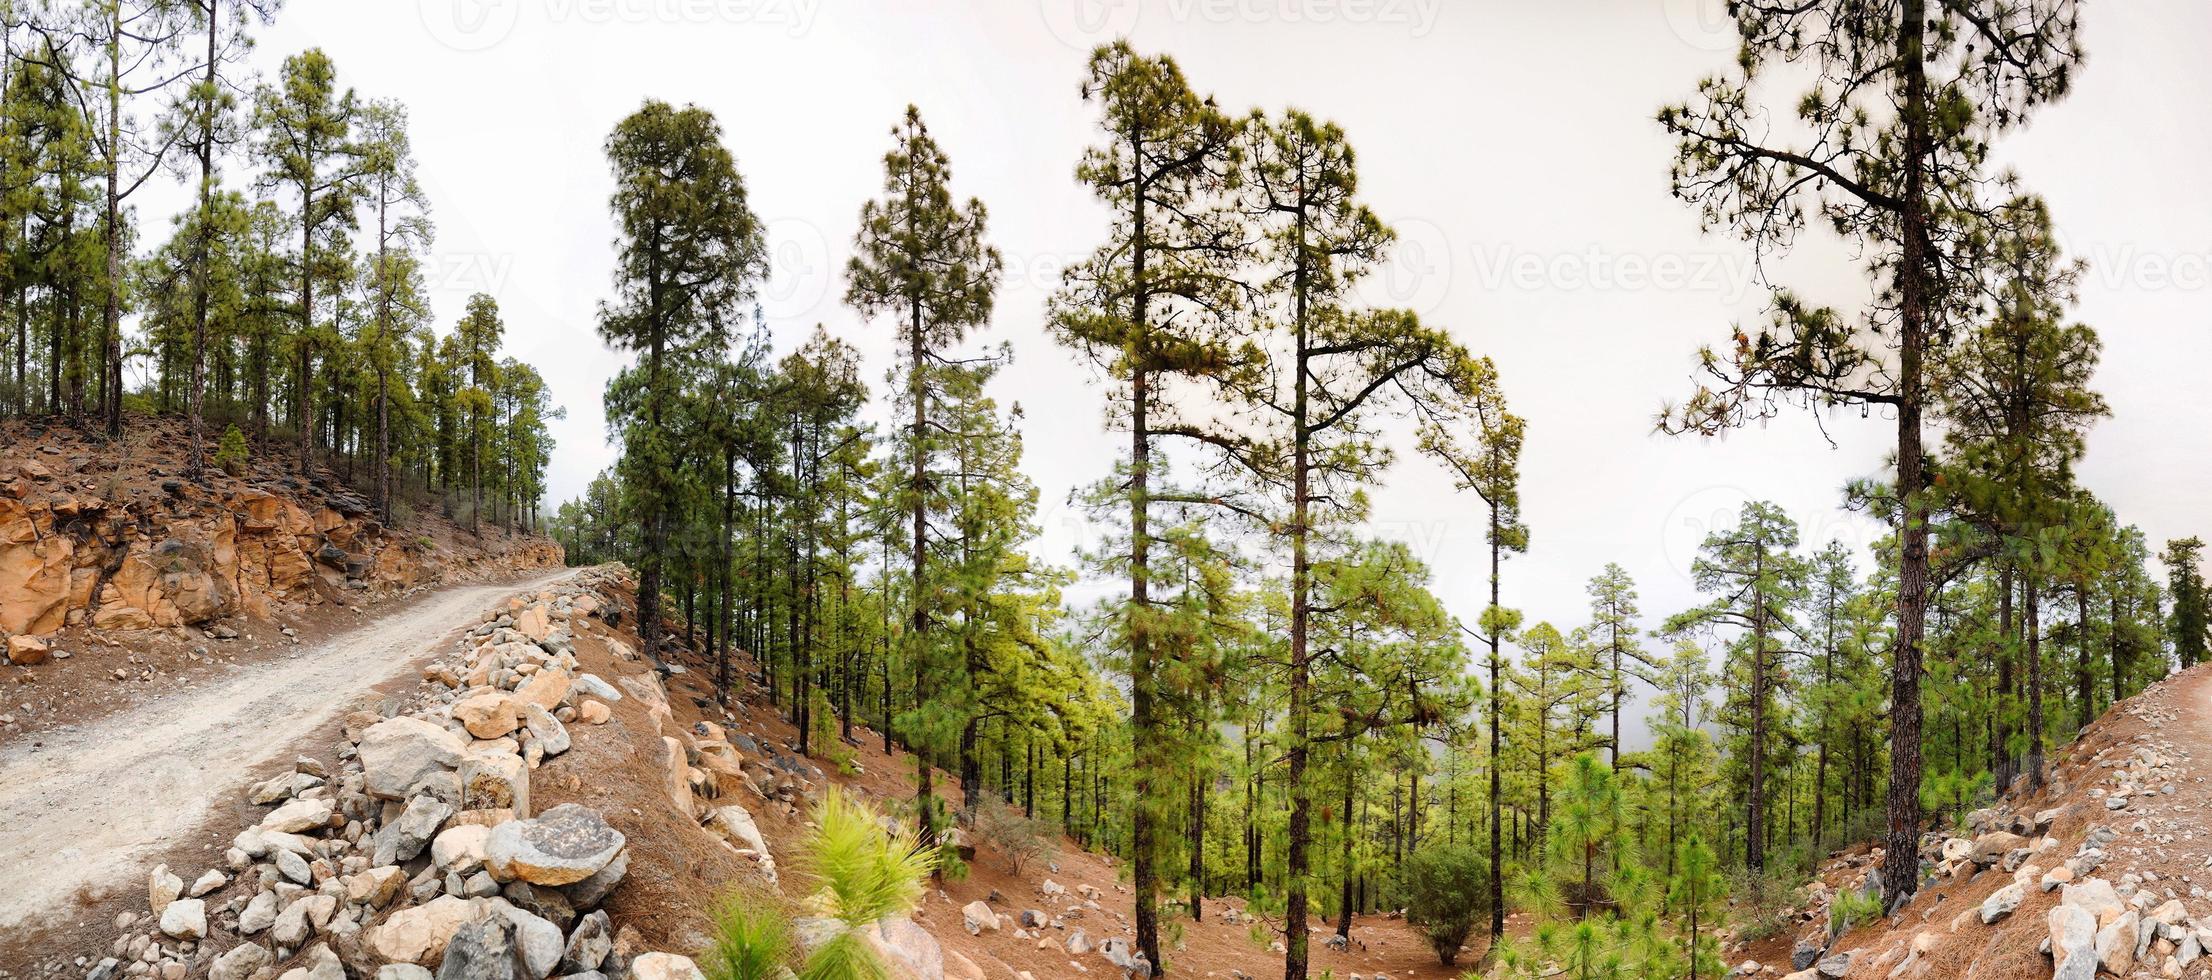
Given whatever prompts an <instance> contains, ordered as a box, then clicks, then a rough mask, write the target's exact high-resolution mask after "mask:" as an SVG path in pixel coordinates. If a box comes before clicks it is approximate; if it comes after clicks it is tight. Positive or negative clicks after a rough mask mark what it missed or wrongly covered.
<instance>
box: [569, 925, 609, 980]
mask: <svg viewBox="0 0 2212 980" xmlns="http://www.w3.org/2000/svg"><path fill="white" fill-rule="evenodd" d="M613 951H614V928H613V927H612V926H611V925H609V924H608V922H607V913H605V912H593V913H592V914H590V915H587V916H584V917H583V918H581V919H578V920H577V921H576V928H575V929H574V930H573V931H571V932H570V933H569V934H568V945H567V946H565V947H563V948H562V950H561V962H560V971H561V972H562V973H563V974H572V973H584V972H587V971H590V970H597V969H599V965H600V964H601V963H605V962H606V961H607V954H608V953H610V952H613Z"/></svg>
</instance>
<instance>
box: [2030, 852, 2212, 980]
mask: <svg viewBox="0 0 2212 980" xmlns="http://www.w3.org/2000/svg"><path fill="white" fill-rule="evenodd" d="M2135 877H2136V876H2134V875H2128V876H2125V877H2123V878H2122V879H2121V882H2120V884H2119V885H2118V886H2114V885H2113V884H2112V883H2111V882H2109V881H2106V880H2105V879H2103V878H2089V879H2086V880H2083V881H2079V882H2075V883H2073V884H2069V885H2066V886H2064V890H2063V891H2062V892H2061V896H2060V899H2059V904H2058V905H2057V906H2056V907H2054V908H2052V909H2051V911H2050V915H2049V917H2048V922H2047V925H2048V927H2049V928H2048V935H2046V936H2045V937H2044V939H2043V945H2042V950H2043V952H2044V953H2045V954H2046V955H2048V956H2050V957H2051V976H2052V977H2054V978H2063V980H2093V978H2095V977H2096V975H2097V971H2099V970H2100V969H2101V970H2103V971H2104V972H2106V973H2110V974H2112V975H2113V976H2118V977H2124V976H2129V975H2130V971H2133V970H2138V969H2140V970H2142V971H2143V972H2146V973H2149V974H2152V975H2156V976H2166V977H2178V976H2180V975H2181V973H2182V971H2183V970H2186V969H2188V968H2189V967H2190V966H2191V965H2193V964H2195V963H2196V961H2197V960H2198V959H2199V958H2200V957H2202V956H2203V955H2204V951H2205V947H2206V946H2208V945H2212V916H2191V915H2190V913H2189V908H2188V906H2187V905H2186V904H2184V903H2183V902H2182V900H2181V899H2179V898H2168V899H2165V900H2163V901H2161V900H2160V897H2159V896H2158V895H2157V894H2156V893H2154V892H2153V891H2152V890H2151V889H2149V888H2146V887H2143V886H2142V884H2141V883H2139V882H2137V881H2135V880H2133V879H2134V878H2135Z"/></svg>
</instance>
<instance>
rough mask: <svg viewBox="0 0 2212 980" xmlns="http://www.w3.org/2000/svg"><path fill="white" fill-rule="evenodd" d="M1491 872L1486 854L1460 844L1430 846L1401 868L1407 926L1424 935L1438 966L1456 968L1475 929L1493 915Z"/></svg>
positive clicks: (1399, 882) (1400, 888) (1399, 884)
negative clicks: (1486, 860) (1461, 949)
mask: <svg viewBox="0 0 2212 980" xmlns="http://www.w3.org/2000/svg"><path fill="white" fill-rule="evenodd" d="M1489 889H1490V868H1489V866H1488V865H1487V864H1486V863H1484V861H1483V858H1482V853H1481V852H1480V851H1478V850H1476V849H1475V848H1473V847H1470V846H1467V845H1461V844H1444V845H1431V846H1429V847H1425V848H1421V849H1419V850H1416V851H1414V852H1413V853H1411V854H1409V855H1407V856H1406V858H1405V860H1404V861H1403V862H1402V863H1400V864H1399V866H1398V895H1399V900H1400V901H1402V902H1404V903H1405V912H1406V921H1407V922H1410V923H1412V924H1413V925H1414V927H1415V928H1418V929H1420V930H1421V933H1422V935H1423V936H1425V937H1427V939H1428V941H1429V945H1430V946H1432V947H1434V948H1435V950H1436V959H1437V962H1439V963H1442V964H1443V965H1445V966H1452V965H1454V964H1455V963H1457V962H1458V960H1459V951H1460V947H1461V946H1463V945H1465V944H1466V942H1467V937H1468V936H1469V935H1470V934H1472V933H1473V932H1474V930H1475V926H1476V925H1477V924H1479V923H1482V922H1484V921H1486V920H1487V919H1488V918H1489V916H1490V904H1489V903H1490V891H1489Z"/></svg>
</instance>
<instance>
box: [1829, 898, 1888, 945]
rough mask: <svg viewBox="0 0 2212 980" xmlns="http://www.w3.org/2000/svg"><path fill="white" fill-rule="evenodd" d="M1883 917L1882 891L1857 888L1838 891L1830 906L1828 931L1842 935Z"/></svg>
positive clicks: (1831, 933)
mask: <svg viewBox="0 0 2212 980" xmlns="http://www.w3.org/2000/svg"><path fill="white" fill-rule="evenodd" d="M1881 917H1882V895H1881V893H1880V892H1871V893H1870V892H1862V891H1859V890H1857V889H1849V890H1846V891H1841V892H1837V893H1836V899H1835V901H1834V902H1833V903H1831V904H1830V905H1829V906H1828V932H1829V934H1830V935H1835V936H1840V935H1843V934H1844V933H1847V932H1850V931H1851V930H1853V929H1856V928H1858V927H1859V926H1862V925H1865V924H1866V923H1869V922H1872V921H1874V920H1876V919H1879V918H1881Z"/></svg>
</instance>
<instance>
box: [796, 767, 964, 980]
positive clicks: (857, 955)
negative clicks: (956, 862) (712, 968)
mask: <svg viewBox="0 0 2212 980" xmlns="http://www.w3.org/2000/svg"><path fill="white" fill-rule="evenodd" d="M804 851H805V854H806V861H805V866H806V867H807V869H808V870H809V871H811V872H812V873H813V875H814V880H815V885H816V888H815V891H814V895H813V897H812V898H811V899H810V900H809V904H810V905H811V906H812V907H813V908H814V909H816V910H818V911H820V912H821V913H822V914H824V915H827V916H829V917H831V918H833V919H836V920H838V921H840V922H843V923H844V924H845V930H844V931H843V932H841V933H839V934H838V935H837V936H835V937H834V938H832V939H830V940H829V941H828V942H826V943H823V944H822V945H820V946H818V947H816V948H815V949H813V950H811V951H809V952H808V954H807V959H806V963H805V965H804V966H802V967H801V968H800V969H799V971H798V976H799V978H800V980H861V978H871V977H882V976H884V975H885V971H884V968H883V964H881V963H879V962H877V961H876V958H875V954H874V953H873V952H871V951H870V950H869V949H868V946H867V944H866V943H865V942H863V941H862V939H861V936H860V933H859V932H858V930H860V929H864V928H868V927H871V926H873V925H874V924H875V923H876V921H877V920H879V919H884V918H887V917H891V916H904V915H906V914H908V913H910V912H912V911H913V910H914V907H915V906H916V905H918V904H920V903H921V900H922V880H923V879H924V878H927V877H929V871H930V862H931V859H932V857H933V856H934V855H933V852H932V851H931V850H930V849H928V848H925V847H922V846H921V843H920V841H919V840H917V839H916V837H915V835H914V833H913V832H912V831H906V832H902V833H898V834H892V833H887V832H886V831H885V830H884V828H883V824H882V822H881V821H880V820H879V819H878V818H877V816H876V813H875V811H873V810H870V809H869V808H868V807H867V806H866V805H864V804H862V803H859V802H857V801H855V800H853V799H852V798H851V797H849V796H846V795H845V794H844V793H843V792H840V791H838V790H836V789H831V790H830V791H829V793H828V794H827V795H825V796H824V797H823V798H822V802H821V804H820V805H818V806H816V807H815V808H814V831H813V833H811V834H809V835H807V839H806V843H805V845H804Z"/></svg>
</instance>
